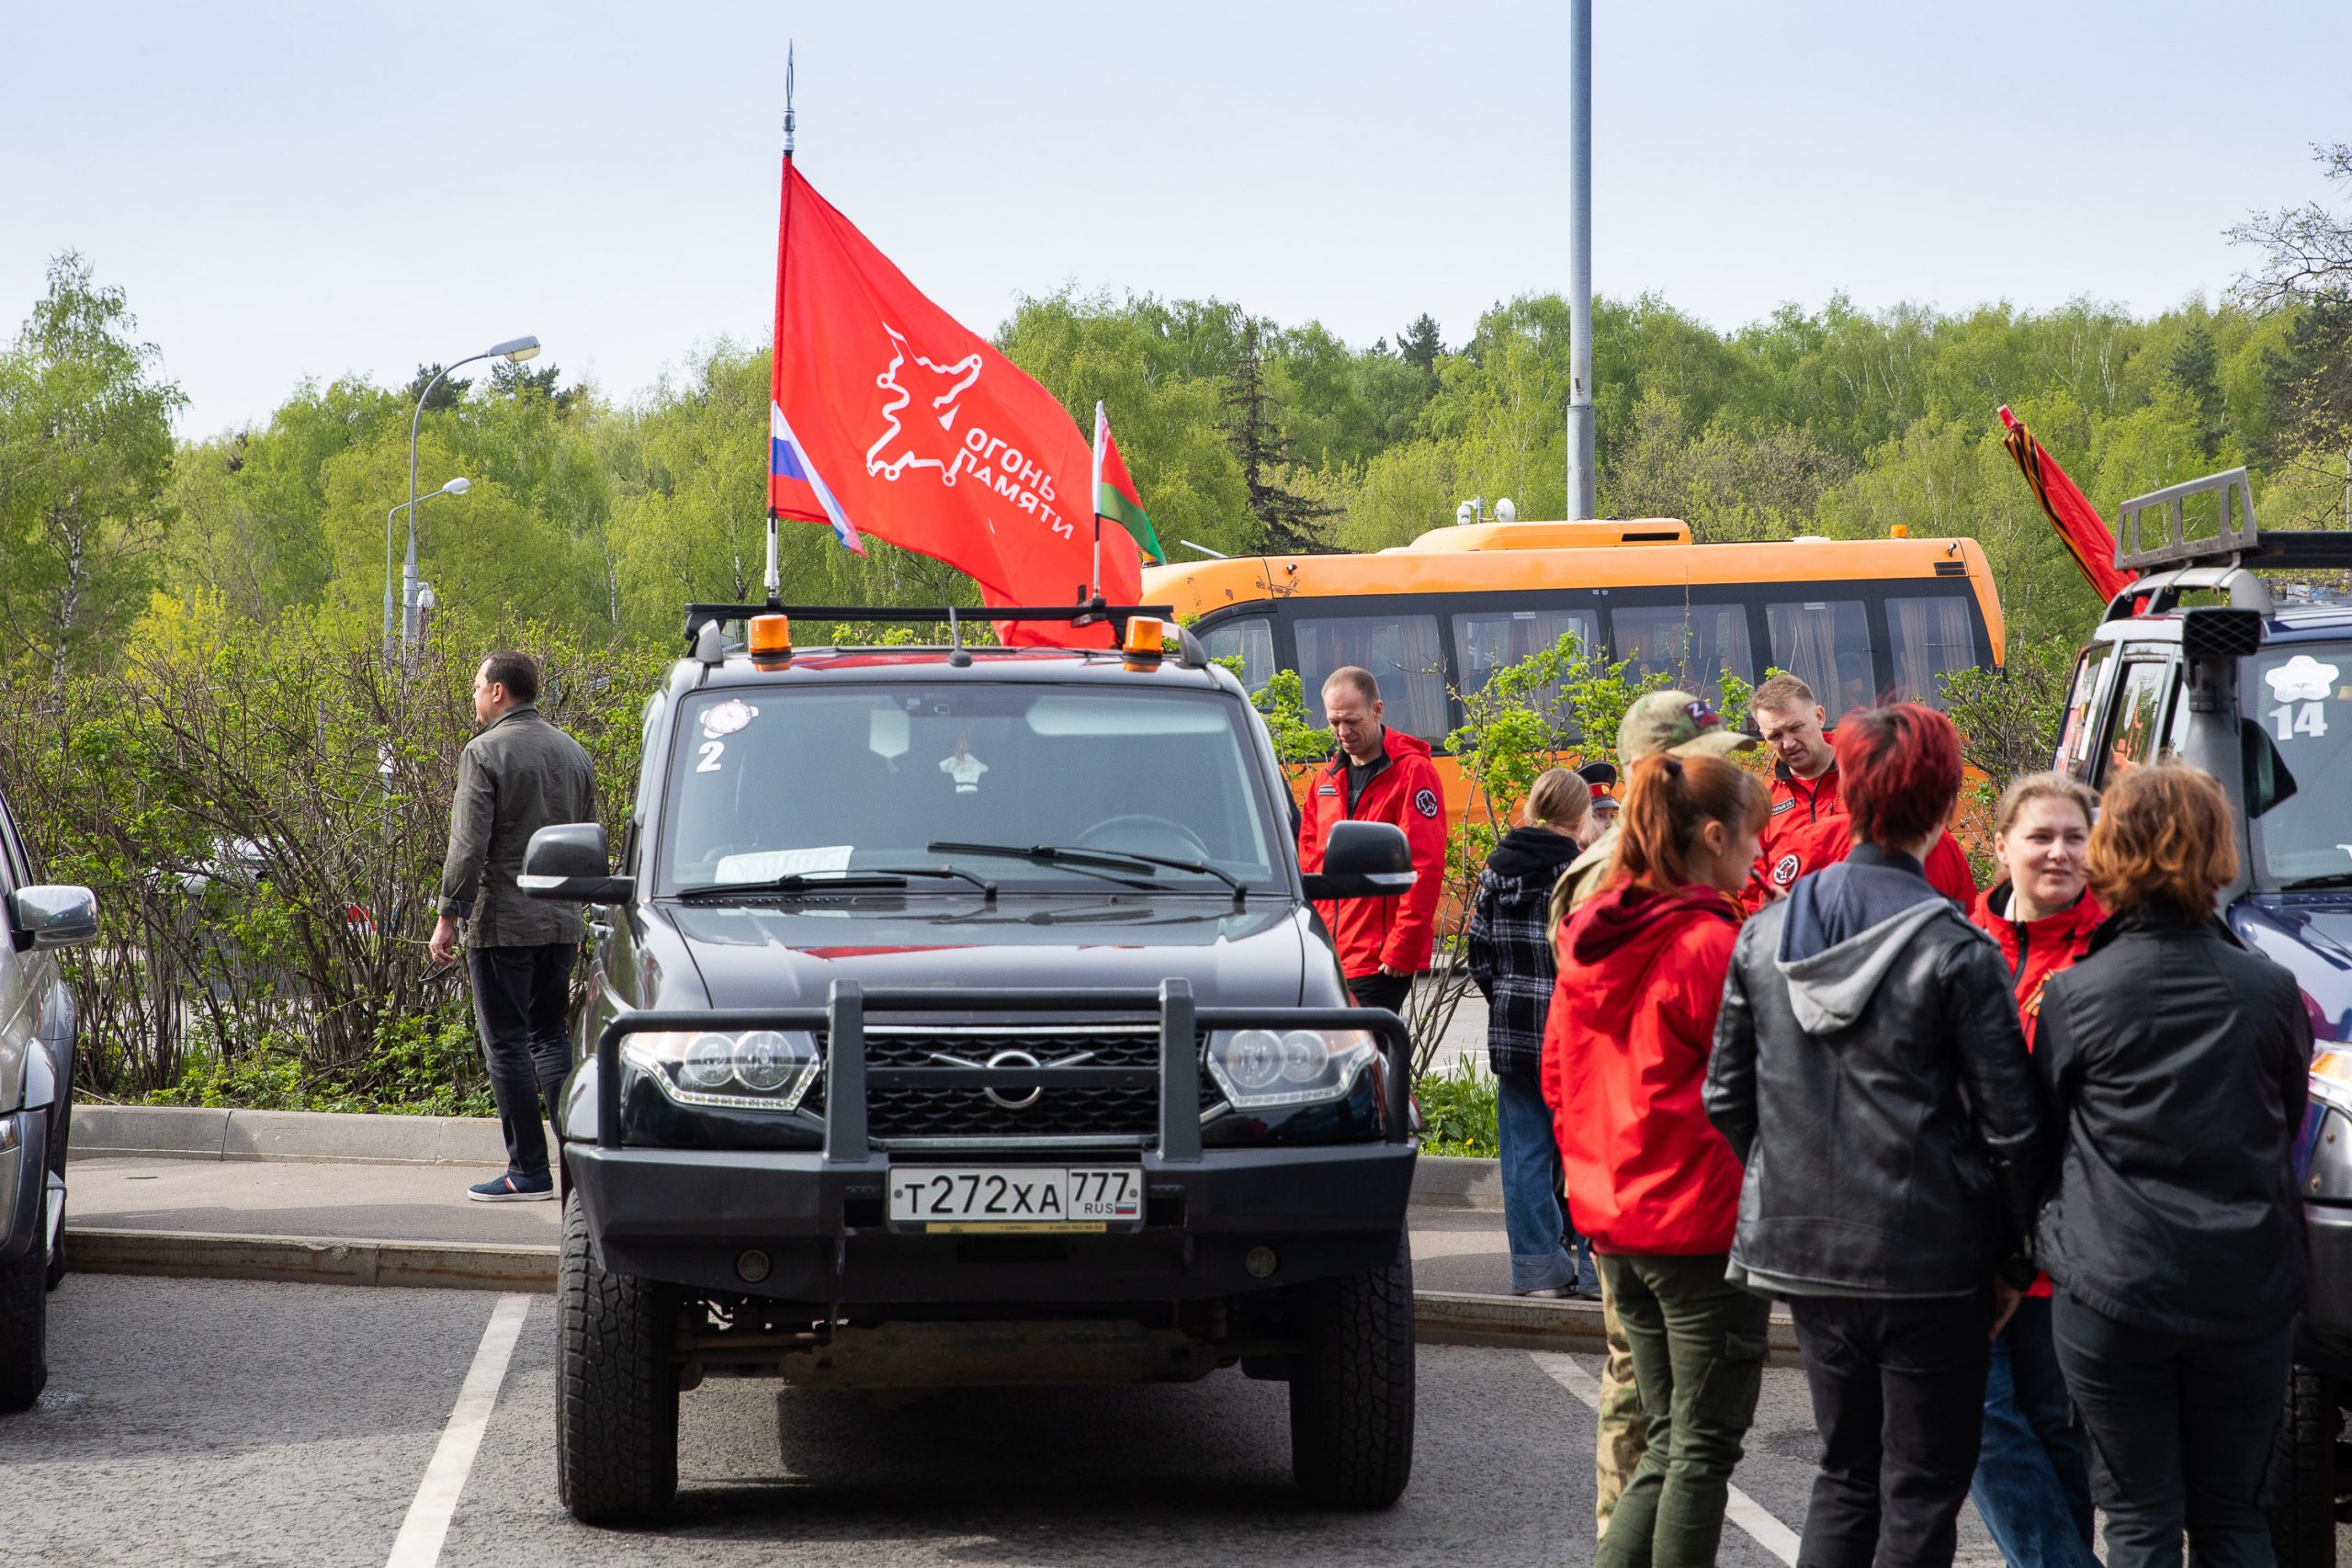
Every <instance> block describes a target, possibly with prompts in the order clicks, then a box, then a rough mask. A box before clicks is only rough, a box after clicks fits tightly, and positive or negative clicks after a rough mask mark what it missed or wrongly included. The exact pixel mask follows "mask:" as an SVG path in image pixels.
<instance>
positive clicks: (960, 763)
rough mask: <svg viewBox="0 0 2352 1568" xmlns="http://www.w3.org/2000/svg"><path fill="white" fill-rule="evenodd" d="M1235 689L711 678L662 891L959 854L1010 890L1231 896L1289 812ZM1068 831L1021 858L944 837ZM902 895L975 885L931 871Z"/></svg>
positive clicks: (1251, 877) (1256, 866) (676, 762)
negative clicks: (1061, 850) (1253, 741)
mask: <svg viewBox="0 0 2352 1568" xmlns="http://www.w3.org/2000/svg"><path fill="white" fill-rule="evenodd" d="M1243 721H1244V720H1243V711H1242V708H1241V706H1240V705H1239V704H1238V703H1236V702H1234V701H1233V700H1232V699H1231V698H1229V697H1227V696H1224V695H1221V694H1215V693H1208V692H1201V693H1185V692H1138V691H1113V690H1109V689H1106V688H1103V687H1100V686H1081V685H1069V686H1061V685H1045V684H1029V683H1025V682H1024V683H1019V684H1012V683H1008V684H1001V685H991V684H987V683H984V682H973V681H958V682H946V683H942V684H939V685H936V686H930V685H922V684H917V683H912V682H909V683H904V684H896V683H894V684H888V685H881V684H859V685H854V686H848V685H845V686H842V687H839V688H836V689H834V690H830V691H812V690H808V689H805V688H803V689H792V688H780V687H768V688H765V689H762V690H755V691H754V690H735V691H719V692H709V693H704V694H699V695H696V696H694V697H690V698H688V699H687V700H686V702H685V704H684V708H683V710H682V712H681V713H680V716H679V724H678V728H677V736H678V740H677V750H676V753H675V754H674V756H673V759H672V762H671V768H670V780H671V784H670V790H669V795H670V805H669V809H668V811H667V813H666V817H667V826H666V828H665V829H664V834H663V845H662V887H663V890H664V891H668V892H675V891H677V890H679V889H681V888H689V887H707V886H722V885H728V884H734V883H745V884H749V883H763V882H775V881H776V880H777V879H779V878H791V877H795V876H796V875H797V876H802V877H805V878H806V879H807V882H806V883H804V884H802V886H808V885H811V884H815V883H818V882H820V881H821V880H823V879H825V878H826V877H828V876H830V875H832V874H841V873H852V872H860V871H869V870H882V869H886V868H888V869H897V868H905V867H910V866H937V865H941V864H943V863H953V864H956V865H957V866H962V867H967V868H969V869H973V870H976V871H978V872H979V873H980V874H982V875H984V876H986V877H988V878H989V880H991V881H993V882H996V883H998V884H999V885H1001V886H1003V887H1005V888H1007V889H1009V890H1010V889H1015V888H1035V889H1052V890H1055V891H1086V892H1091V893H1101V892H1103V891H1105V890H1110V891H1117V890H1118V889H1120V888H1121V887H1122V886H1136V885H1138V884H1140V885H1145V886H1153V885H1157V886H1164V887H1165V888H1166V889H1167V890H1168V891H1170V892H1183V893H1194V892H1198V893H1204V894H1215V895H1217V896H1219V897H1230V896H1231V895H1230V890H1229V887H1228V885H1227V883H1225V882H1223V881H1221V880H1219V879H1218V878H1216V877H1215V876H1205V875H1201V874H1195V873H1188V872H1186V871H1184V870H1182V869H1176V868H1170V867H1165V866H1156V865H1151V864H1148V863H1142V862H1136V863H1121V862H1117V861H1115V860H1113V859H1112V857H1114V856H1116V855H1117V854H1118V853H1119V852H1123V851H1124V852H1128V853H1131V854H1137V855H1151V856H1158V857H1159V858H1160V859H1161V860H1164V861H1177V862H1182V863H1205V864H1208V865H1212V866H1216V867H1217V868H1218V869H1219V870H1222V871H1224V872H1226V873H1227V874H1230V875H1231V876H1233V877H1235V878H1238V880H1240V881H1241V882H1243V883H1245V884H1250V885H1260V884H1266V883H1270V882H1272V880H1273V879H1274V877H1275V874H1276V867H1277V865H1278V864H1279V861H1278V859H1277V856H1276V852H1275V845H1276V843H1277V841H1278V840H1276V839H1275V837H1274V834H1275V833H1276V832H1277V831H1278V828H1277V824H1276V820H1275V818H1274V817H1273V815H1272V811H1271V809H1270V807H1269V805H1268V802H1267V800H1266V797H1265V792H1264V790H1262V789H1261V787H1260V784H1259V781H1258V775H1257V771H1256V769H1255V767H1254V765H1253V764H1252V761H1251V759H1250V748H1249V738H1248V736H1247V735H1246V733H1245V732H1244V731H1243V729H1242V728H1241V725H1242V723H1243ZM945 840H954V841H957V842H960V843H964V844H970V845H979V846H989V845H1002V846H1015V847H1021V848H1026V847H1028V846H1033V845H1060V846H1065V847H1067V848H1069V849H1075V850H1084V851H1095V852H1100V853H1101V855H1102V857H1103V860H1104V861H1105V862H1107V863H1091V860H1090V857H1087V856H1084V855H1080V856H1077V857H1057V858H1055V859H1050V860H1049V859H1045V858H1036V859H1029V858H1009V857H1006V856H1002V855H987V854H979V853H977V852H962V851H953V850H946V851H936V852H935V851H933V850H930V849H929V848H927V846H928V845H930V844H932V843H933V842H939V841H945ZM908 891H909V892H910V893H922V892H930V891H937V892H941V893H956V892H958V891H967V889H962V888H959V887H958V886H957V884H956V883H955V882H953V881H945V880H941V881H936V882H933V881H920V882H917V883H914V884H911V885H910V886H909V888H908Z"/></svg>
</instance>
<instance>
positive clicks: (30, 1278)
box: [0, 1170, 49, 1412]
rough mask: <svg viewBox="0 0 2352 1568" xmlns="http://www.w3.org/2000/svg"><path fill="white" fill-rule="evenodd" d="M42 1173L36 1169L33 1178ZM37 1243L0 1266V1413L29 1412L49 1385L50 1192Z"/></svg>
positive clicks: (39, 1207) (40, 1208)
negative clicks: (20, 1255) (19, 1255)
mask: <svg viewBox="0 0 2352 1568" xmlns="http://www.w3.org/2000/svg"><path fill="white" fill-rule="evenodd" d="M41 1175H42V1173H41V1172H40V1171H39V1170H35V1171H34V1172H33V1173H32V1179H34V1180H40V1177H41ZM34 1209H35V1212H34V1215H33V1238H32V1245H31V1246H29V1247H26V1248H25V1253H24V1256H23V1257H21V1258H17V1260H16V1261H15V1262H14V1263H10V1264H7V1265H5V1266H0V1346H6V1352H5V1353H0V1412H6V1411H11V1410H26V1409H29V1408H31V1406H32V1403H33V1401H35V1400H37V1399H39V1398H40V1391H41V1390H42V1389H43V1388H44V1387H46V1386H47V1385H48V1382H49V1258H48V1244H49V1188H48V1184H47V1183H46V1182H43V1183H42V1187H41V1196H40V1202H39V1203H38V1204H36V1205H35V1206H34Z"/></svg>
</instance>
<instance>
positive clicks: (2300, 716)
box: [2270, 703, 2327, 740]
mask: <svg viewBox="0 0 2352 1568" xmlns="http://www.w3.org/2000/svg"><path fill="white" fill-rule="evenodd" d="M2270 728H2271V729H2272V730H2273V732H2275V733H2276V734H2277V735H2278V739H2281V740H2292V739H2295V737H2297V736H2299V735H2308V736H2310V737H2312V739H2319V738H2320V737H2322V736H2324V735H2325V734H2326V733H2327V712H2326V705H2325V704H2324V703H2280V704H2279V705H2278V706H2277V707H2275V708H2272V709H2271V710H2270Z"/></svg>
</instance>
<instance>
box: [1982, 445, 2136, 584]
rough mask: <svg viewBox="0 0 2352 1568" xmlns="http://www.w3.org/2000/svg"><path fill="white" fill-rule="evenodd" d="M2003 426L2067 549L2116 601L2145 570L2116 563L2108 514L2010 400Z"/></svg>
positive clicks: (2013, 453) (2088, 578) (2090, 579)
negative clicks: (2080, 487) (2047, 448)
mask: <svg viewBox="0 0 2352 1568" xmlns="http://www.w3.org/2000/svg"><path fill="white" fill-rule="evenodd" d="M2001 427H2002V428H2003V429H2005V430H2007V432H2008V434H2007V435H2005V436H2003V437H2002V438H2001V439H2002V444H2003V445H2004V446H2007V447H2008V449H2009V456H2010V457H2014V458H2016V459H2017V463H2018V471H2019V472H2020V473H2022V474H2024V475H2025V482H2026V483H2027V484H2028V485H2030V486H2031V487H2032V490H2033V499H2034V500H2036V501H2038V502H2041V511H2042V514H2043V515H2044V516H2046V517H2048V518H2049V519H2050V522H2051V525H2052V526H2053V527H2055V528H2056V529H2057V530H2058V536H2059V538H2061V539H2063V540H2064V541H2065V544H2066V552H2067V554H2069V555H2071V556H2073V557H2074V558H2075V565H2076V566H2078V567H2080V568H2081V569H2082V572H2083V577H2084V580H2085V581H2087V582H2089V583H2090V585H2091V592H2094V593H2097V594H2098V596H2099V598H2100V599H2101V600H2103V601H2107V602H2109V603H2112V602H2113V600H2114V598H2115V596H2116V595H2117V594H2119V593H2120V592H2123V591H2124V590H2125V589H2126V588H2129V587H2131V584H2132V582H2133V581H2136V580H2137V578H2138V576H2139V574H2138V573H2137V572H2130V571H2124V570H2120V569H2119V568H2118V567H2117V566H2116V564H2115V536H2114V535H2112V534H2110V533H2109V532H2108V531H2107V521H2106V519H2104V518H2102V517H2101V516H2099V514H2098V508H2097V507H2095V506H2093V505H2092V504H2091V503H2090V500H2089V498H2088V497H2086V496H2085V495H2084V494H2083V492H2082V491H2080V490H2078V489H2076V488H2075V481H2074V480H2072V479H2068V478H2067V477H2066V470H2065V469H2064V468H2060V467H2059V466H2058V460H2057V459H2056V458H2055V457H2052V456H2051V455H2050V454H2049V453H2048V452H2046V451H2044V450H2042V446H2041V442H2039V441H2036V440H2035V439H2034V438H2033V433H2032V432H2031V431H2030V430H2028V429H2026V427H2025V425H2024V423H2022V422H2021V421H2019V420H2018V416H2017V415H2015V414H2013V413H2011V412H2009V410H2008V405H2007V404H2006V403H2005V404H2003V405H2002V407H2001Z"/></svg>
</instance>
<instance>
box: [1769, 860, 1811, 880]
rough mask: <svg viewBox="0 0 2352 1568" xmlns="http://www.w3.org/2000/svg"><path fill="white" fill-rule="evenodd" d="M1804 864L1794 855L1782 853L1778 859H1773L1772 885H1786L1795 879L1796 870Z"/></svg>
mask: <svg viewBox="0 0 2352 1568" xmlns="http://www.w3.org/2000/svg"><path fill="white" fill-rule="evenodd" d="M1803 866H1804V862H1803V861H1800V860H1799V859H1797V857H1796V856H1794V855H1782V856H1781V858H1780V859H1779V860H1777V861H1774V862H1773V863H1772V886H1775V887H1786V886H1788V885H1789V884H1790V883H1792V882H1794V881H1795V880H1796V879H1797V872H1798V871H1799V870H1800V869H1802V868H1803Z"/></svg>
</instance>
